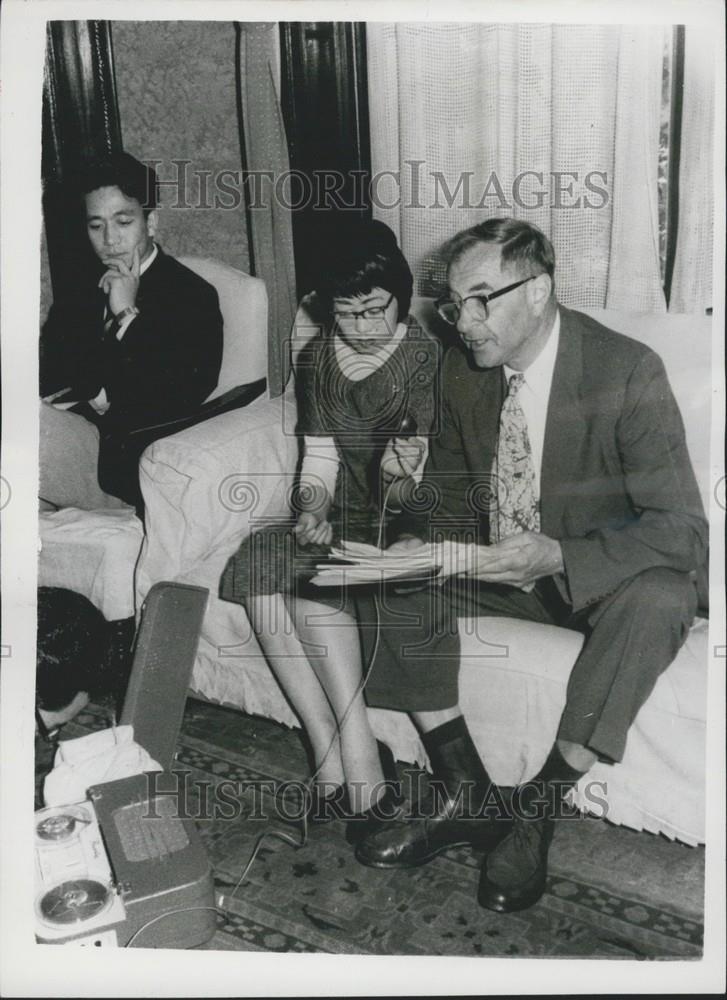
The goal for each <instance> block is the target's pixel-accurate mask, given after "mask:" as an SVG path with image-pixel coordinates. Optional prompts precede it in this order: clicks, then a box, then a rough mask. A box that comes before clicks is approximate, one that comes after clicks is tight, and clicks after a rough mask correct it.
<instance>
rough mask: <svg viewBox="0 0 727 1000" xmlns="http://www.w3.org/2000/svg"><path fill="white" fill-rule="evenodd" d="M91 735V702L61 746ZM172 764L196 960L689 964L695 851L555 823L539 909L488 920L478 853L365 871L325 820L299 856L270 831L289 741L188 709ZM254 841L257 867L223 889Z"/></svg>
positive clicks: (697, 921) (269, 726)
mask: <svg viewBox="0 0 727 1000" xmlns="http://www.w3.org/2000/svg"><path fill="white" fill-rule="evenodd" d="M106 724H107V722H106V714H105V711H104V709H103V708H101V707H99V706H93V705H92V706H89V708H88V709H87V710H86V711H85V712H84V713H83V714H82V715H80V716H78V717H77V719H76V720H74V722H72V723H70V724H69V725H68V726H67V727H66V730H65V732H64V738H70V737H73V736H80V735H83V734H84V733H85V732H88V731H90V730H93V729H98V728H102V727H104V726H105V725H106ZM50 763H51V751H50V749H49V748H48V747H47V746H46V745H45V744H42V743H38V745H37V749H36V778H37V785H36V788H37V801H38V805H40V804H41V800H40V789H41V780H42V776H43V775H44V774H45V773H46V772H47V770H48V768H49V767H50ZM177 767H178V769H179V770H180V772H183V773H182V776H181V777H180V781H181V782H183V783H184V786H185V789H186V792H187V803H188V810H189V812H190V813H191V814H192V815H193V816H195V818H197V822H198V826H199V829H200V832H201V835H202V838H203V840H204V843H205V845H206V848H207V851H208V853H209V856H210V859H211V861H212V864H213V868H214V873H215V884H216V889H217V892H218V900H219V916H218V922H217V932H216V934H215V936H214V937H213V939H212V940H211V941H210V942H208V943H207V945H205V946H204V947H205V949H217V950H236V951H270V952H325V953H333V954H358V955H462V956H477V955H482V956H499V957H503V956H513V957H528V956H532V957H543V956H551V957H561V958H566V957H583V958H585V957H590V958H596V957H600V958H629V959H634V958H639V959H647V958H699V957H700V956H701V954H702V932H703V929H702V921H701V910H700V902H699V901H700V900H701V881H700V880H701V878H702V877H703V876H702V871H703V851H702V850H701V849H693V848H687V847H684V846H682V845H680V844H673V843H670V842H668V841H665V840H664V839H663V838H659V837H653V836H651V835H649V834H636V833H632V832H631V831H628V830H622V829H618V828H615V827H610V826H609V824H607V823H605V822H604V821H600V820H589V819H583V820H572V821H563V822H561V823H560V824H559V828H558V831H557V833H556V839H555V842H554V845H553V849H552V851H551V857H552V865H551V868H552V871H551V873H550V876H549V881H548V889H547V892H546V893H545V895H544V896H543V898H542V899H541V900H540V901H539V902H538V903H537V904H536V905H535V906H533V907H532V908H531V909H529V910H527V911H524V912H521V913H515V914H509V915H500V914H495V913H491V912H489V911H487V910H484V909H482V908H481V907H479V906H478V904H477V900H476V891H477V881H478V876H479V869H480V865H481V857H480V856H478V854H477V853H475V852H473V851H472V850H470V849H468V848H467V849H464V848H463V849H453V850H451V851H449V852H447V853H446V854H444V855H441V856H440V857H439V858H437V859H436V861H434V862H432V863H431V864H429V865H425V866H423V867H421V868H418V869H413V870H409V871H398V872H382V871H377V870H374V869H369V868H365V867H363V866H362V865H359V864H358V863H357V862H356V860H355V859H354V857H353V853H352V848H351V847H349V845H348V844H347V843H346V841H345V838H344V823H343V822H342V821H339V820H334V821H333V822H331V823H328V824H325V825H323V826H318V827H314V828H312V829H311V830H310V831H309V834H308V838H307V842H306V843H305V844H304V845H302V846H299V847H296V846H293V844H299V843H300V841H301V830H300V826H298V825H289V824H285V823H284V822H282V821H281V820H280V818H279V815H278V810H277V809H276V802H279V801H280V799H279V795H278V794H277V793H278V792H279V789H280V785H281V784H283V783H284V782H285V781H286V780H290V779H296V780H297V779H304V778H305V777H306V775H307V767H306V758H305V753H304V751H303V748H302V744H301V741H300V738H299V736H298V734H297V733H296V732H295V731H292V730H288V729H285V728H283V727H282V726H279V725H277V724H276V723H272V722H269V721H267V720H263V719H256V718H250V717H246V716H243V715H241V714H240V713H237V712H233V711H230V710H227V709H223V708H220V707H218V706H212V705H207V704H204V703H202V702H197V701H194V700H191V699H190V701H189V702H188V707H187V711H186V714H185V719H184V723H183V726H182V734H181V737H180V743H179V749H178V755H177ZM400 772H401V777H402V779H403V780H404V783H405V788H406V787H407V781H408V780H409V779H412V780H415V778H416V774H417V772H416V771H415V770H412V771H411V772H409V773H407V772H406V771H405V770H404V768H403V766H402V765H400ZM561 827H562V828H563V829H561ZM262 834H265V836H264V837H262V840H261V843H260V845H259V851H258V854H257V857H256V860H255V861H254V863H253V864H252V866H251V868H250V870H249V873H248V875H247V877H246V878H245V880H244V882H243V883H242V884H241V885H240V886H239V887H237V888H236V885H237V883H238V880H239V879H240V876H241V874H242V872H243V870H244V868H245V865H246V864H247V863H248V861H249V859H250V856H251V853H252V851H253V849H254V848H255V846H256V843H257V842H258V840H259V838H260V837H261V835H262ZM283 838H288V839H289V840H290V841H292V844H291V843H289V842H287V841H286V840H285V839H283ZM660 883H661V884H663V888H664V891H663V892H660ZM664 899H666V903H665V902H664Z"/></svg>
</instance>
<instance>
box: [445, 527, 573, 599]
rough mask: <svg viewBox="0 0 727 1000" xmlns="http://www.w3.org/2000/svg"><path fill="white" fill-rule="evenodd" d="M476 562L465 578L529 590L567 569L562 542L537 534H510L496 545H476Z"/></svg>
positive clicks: (531, 532)
mask: <svg viewBox="0 0 727 1000" xmlns="http://www.w3.org/2000/svg"><path fill="white" fill-rule="evenodd" d="M474 563H475V565H474V567H473V568H472V569H471V570H469V571H468V572H467V573H466V574H465V575H466V576H470V577H473V578H474V579H476V580H482V581H483V582H485V583H505V584H509V585H510V586H512V587H520V589H521V590H529V589H530V588H531V587H532V585H533V584H534V583H535V582H536V581H537V580H539V579H541V577H544V576H552V575H553V574H554V573H562V572H563V569H564V565H563V553H562V551H561V547H560V542H559V541H557V540H556V539H555V538H550V537H548V535H541V534H540V533H538V532H536V531H523V532H521V533H520V534H517V535H511V536H510V537H509V538H506V539H504V541H502V542H498V543H497V545H478V546H476V552H475V559H474Z"/></svg>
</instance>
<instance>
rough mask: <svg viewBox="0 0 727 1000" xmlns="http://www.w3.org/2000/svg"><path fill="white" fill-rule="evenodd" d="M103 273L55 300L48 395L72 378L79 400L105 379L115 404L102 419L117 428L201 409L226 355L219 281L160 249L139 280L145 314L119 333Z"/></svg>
mask: <svg viewBox="0 0 727 1000" xmlns="http://www.w3.org/2000/svg"><path fill="white" fill-rule="evenodd" d="M101 273H102V272H101V271H99V272H98V274H91V275H89V279H88V282H87V283H86V284H85V285H82V287H81V288H80V290H78V289H72V290H71V289H69V290H68V292H67V294H66V295H62V296H60V297H59V300H58V301H56V302H54V303H53V306H52V307H51V310H50V312H49V314H48V319H47V321H46V323H45V325H44V327H43V332H42V334H41V345H40V355H41V366H40V375H41V395H42V396H45V395H48V394H49V393H51V392H55V391H57V390H58V389H62V388H65V387H66V386H69V387H70V389H71V393H72V396H73V398H75V399H76V400H91V399H95V398H96V396H97V395H98V393H99V392H100V390H101V388H102V387H103V388H105V390H106V395H107V397H108V400H109V408H108V410H107V412H106V413H105V414H104V416H103V418H102V421H101V422H100V425H101V426H105V428H106V430H107V432H112V431H113V432H117V433H124V432H126V431H128V430H131V429H134V428H138V427H143V426H146V425H148V424H152V423H157V422H161V421H164V420H168V419H172V418H174V417H177V416H182V415H184V414H186V413H189V412H191V411H193V410H194V409H196V408H197V407H198V406H199V405H200V404H201V403H202V402H203V401H204V400H205V399H206V397H207V396H208V395H209V394H210V393H211V392H212V390H213V389H214V388H215V386H216V385H217V379H218V376H219V372H220V364H221V362H222V316H221V314H220V309H219V302H218V299H217V292H216V291H215V289H214V288H213V287H212V286H211V285H210V284H208V282H206V281H204V280H203V279H202V278H200V277H199V276H198V275H196V274H194V272H193V271H190V270H189V268H186V267H184V265H182V264H180V263H179V261H177V260H175V259H174V258H173V257H169V256H167V255H166V254H164V253H163V252H162V251H161V249H159V250H158V254H157V257H156V259H155V260H154V262H153V263H152V264H151V266H150V267H149V268H148V269H147V270H146V271H145V272H144V274H143V275H142V276H141V279H140V281H139V290H138V293H137V298H136V305H137V306H138V308H139V310H140V312H139V315H138V316H137V317H136V319H134V321H133V322H132V323H131V324H130V325H129V326H128V328H127V329H126V332H125V333H124V336H123V338H122V339H121V340H120V341H119V340H116V338H115V337H113V336H111V337H108V336H104V333H103V325H104V309H105V304H106V299H105V295H104V293H103V292H102V291H101V289H99V288H98V287H97V286H96V282H97V281H98V278H99V277H100V275H101Z"/></svg>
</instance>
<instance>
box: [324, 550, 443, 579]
mask: <svg viewBox="0 0 727 1000" xmlns="http://www.w3.org/2000/svg"><path fill="white" fill-rule="evenodd" d="M441 567H442V564H441V562H438V561H437V560H436V557H435V553H434V547H433V546H432V545H421V546H419V547H418V548H415V549H411V550H409V551H407V550H404V551H403V552H402V551H398V552H397V551H395V552H389V551H388V550H387V549H379V548H377V547H376V546H375V545H366V544H364V543H363V542H345V541H344V542H341V545H340V546H338V547H336V546H334V547H333V548H332V549H331V555H330V561H329V562H326V563H320V564H319V565H318V566H316V569H317V570H318V572H317V574H316V576H314V577H313V579H312V580H311V583H314V584H315V585H316V586H318V587H340V586H352V585H356V584H365V583H380V582H382V581H383V580H398V579H406V580H415V579H423V580H426V579H430V578H431V577H433V576H436V575H437V573H439V571H440V570H441Z"/></svg>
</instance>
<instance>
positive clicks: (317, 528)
mask: <svg viewBox="0 0 727 1000" xmlns="http://www.w3.org/2000/svg"><path fill="white" fill-rule="evenodd" d="M293 534H295V535H297V536H298V541H299V542H300V544H301V545H308V544H309V543H311V544H315V545H330V544H331V541H332V540H333V527H332V525H331V523H330V521H327V520H326V518H325V517H323V516H321V515H320V514H314V513H313V512H312V511H306V512H304V513H302V514H300V515H299V517H298V521H297V523H296V525H295V527H294V528H293Z"/></svg>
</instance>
